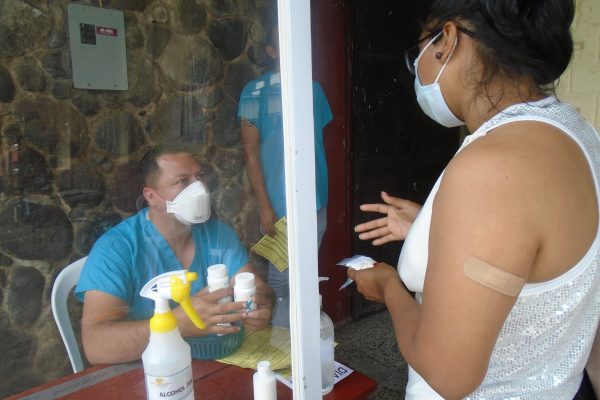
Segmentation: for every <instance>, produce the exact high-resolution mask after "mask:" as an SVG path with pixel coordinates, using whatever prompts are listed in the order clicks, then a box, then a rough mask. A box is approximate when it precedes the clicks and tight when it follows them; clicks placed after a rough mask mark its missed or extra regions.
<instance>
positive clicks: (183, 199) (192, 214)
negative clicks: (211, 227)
mask: <svg viewBox="0 0 600 400" xmlns="http://www.w3.org/2000/svg"><path fill="white" fill-rule="evenodd" d="M167 213H169V214H174V215H175V218H177V220H178V221H179V222H181V223H182V224H184V225H193V224H201V223H203V222H206V221H207V220H208V219H209V218H210V194H209V193H208V189H207V188H206V186H204V184H203V183H202V182H200V181H196V182H194V183H192V184H190V185H188V186H187V187H186V188H185V189H183V190H182V191H181V192H180V193H179V194H178V195H177V197H175V199H173V201H169V200H167Z"/></svg>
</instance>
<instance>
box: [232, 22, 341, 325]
mask: <svg viewBox="0 0 600 400" xmlns="http://www.w3.org/2000/svg"><path fill="white" fill-rule="evenodd" d="M277 35H278V31H277V26H275V27H274V28H273V29H272V30H271V31H270V33H269V35H268V39H267V42H268V44H267V46H266V52H267V54H269V56H271V57H272V58H273V59H274V60H275V69H274V70H273V71H271V72H269V73H267V74H265V75H263V76H261V77H259V78H258V79H255V80H253V81H252V82H250V83H248V84H246V86H245V87H244V90H243V91H242V94H241V96H240V102H239V108H238V118H239V120H240V126H241V128H240V129H241V136H242V143H243V146H244V155H245V159H246V170H247V173H248V178H249V180H250V185H251V186H252V190H253V192H254V195H255V196H256V199H257V201H258V204H259V214H260V229H261V232H262V233H263V234H272V233H274V231H275V229H274V225H275V222H277V220H279V219H280V218H281V217H283V216H285V215H286V206H285V177H284V153H283V119H282V114H281V109H282V102H281V80H280V73H279V61H278V60H279V46H278V39H277V38H278V36H277ZM312 86H313V114H314V136H315V174H316V176H315V180H316V195H317V198H316V207H317V233H318V238H317V242H318V244H319V245H320V244H321V239H322V238H323V234H324V233H325V228H326V225H327V197H328V178H327V160H326V158H325V148H324V146H323V128H324V127H325V126H326V125H327V124H328V123H329V122H330V121H331V119H332V114H331V110H330V108H329V103H328V102H327V98H326V97H325V93H324V92H323V89H322V88H321V85H320V84H319V83H317V82H312ZM267 279H268V283H269V286H270V287H271V288H273V290H274V291H275V295H276V297H277V302H276V305H275V309H274V311H273V321H272V323H273V325H278V326H284V327H289V271H288V270H287V269H286V270H284V271H279V270H278V269H277V268H276V267H275V266H274V265H273V264H272V263H269V267H268V278H267Z"/></svg>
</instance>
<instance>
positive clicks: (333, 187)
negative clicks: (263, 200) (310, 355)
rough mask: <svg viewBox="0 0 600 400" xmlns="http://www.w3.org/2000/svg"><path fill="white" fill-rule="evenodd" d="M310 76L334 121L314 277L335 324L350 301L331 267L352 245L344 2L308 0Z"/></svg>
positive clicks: (341, 275)
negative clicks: (319, 280)
mask: <svg viewBox="0 0 600 400" xmlns="http://www.w3.org/2000/svg"><path fill="white" fill-rule="evenodd" d="M311 18H312V19H311V20H312V33H311V34H312V53H313V77H314V79H315V80H316V81H318V82H319V83H321V85H322V86H323V90H324V91H325V94H326V96H327V99H328V101H329V105H330V106H331V111H332V114H333V120H332V121H331V122H330V123H329V125H327V127H326V128H325V130H324V144H325V152H326V154H327V166H328V171H329V201H328V205H327V230H326V232H325V236H324V237H323V242H322V243H321V248H320V252H319V276H328V277H329V281H328V282H323V283H321V285H320V292H321V294H322V295H323V308H324V310H325V312H326V313H327V314H328V315H329V316H330V317H331V319H332V320H333V321H334V323H340V322H343V321H346V320H348V318H349V316H350V309H349V306H350V299H349V297H348V296H347V293H346V291H338V288H339V287H340V286H341V285H342V283H344V282H345V281H346V270H345V268H344V267H341V266H338V265H336V263H337V262H339V261H340V260H342V259H343V258H346V257H348V256H350V255H351V254H350V251H351V244H352V236H351V235H352V232H353V229H352V226H351V221H352V219H351V218H352V215H351V210H352V208H351V206H352V181H351V177H352V173H351V172H352V169H351V149H352V147H351V134H350V133H351V130H350V106H351V101H350V99H351V98H350V93H351V91H350V86H349V83H350V80H349V78H348V77H349V74H348V72H349V64H348V60H349V59H350V58H349V57H348V52H349V48H350V47H349V46H348V42H347V40H348V39H347V35H346V31H347V22H348V7H347V4H346V0H313V1H311Z"/></svg>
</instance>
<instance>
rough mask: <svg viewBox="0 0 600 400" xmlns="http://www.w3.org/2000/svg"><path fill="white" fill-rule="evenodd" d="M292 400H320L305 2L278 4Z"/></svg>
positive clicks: (309, 60) (286, 0) (284, 0)
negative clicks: (288, 268)
mask: <svg viewBox="0 0 600 400" xmlns="http://www.w3.org/2000/svg"><path fill="white" fill-rule="evenodd" d="M278 14H279V21H278V23H279V49H280V66H281V92H282V100H283V132H284V147H285V183H286V207H287V219H288V246H289V249H288V251H289V261H290V329H291V343H292V379H293V382H294V399H295V400H297V399H308V400H314V399H320V398H322V395H321V363H320V361H319V360H320V340H319V324H320V320H319V301H318V298H319V296H318V281H317V275H318V264H317V260H318V259H317V254H318V253H317V252H318V249H317V211H316V200H315V199H316V194H315V144H314V133H313V132H314V120H313V95H312V58H311V43H310V41H311V35H310V0H278Z"/></svg>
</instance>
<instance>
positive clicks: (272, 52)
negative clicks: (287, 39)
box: [265, 44, 279, 60]
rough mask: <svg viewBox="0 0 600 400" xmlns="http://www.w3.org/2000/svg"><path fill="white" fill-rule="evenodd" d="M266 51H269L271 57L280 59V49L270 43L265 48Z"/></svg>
mask: <svg viewBox="0 0 600 400" xmlns="http://www.w3.org/2000/svg"><path fill="white" fill-rule="evenodd" d="M265 51H266V52H267V54H268V55H269V57H271V58H272V59H273V60H277V59H279V50H277V49H276V48H275V47H273V46H271V45H270V44H268V45H267V47H266V48H265Z"/></svg>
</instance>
